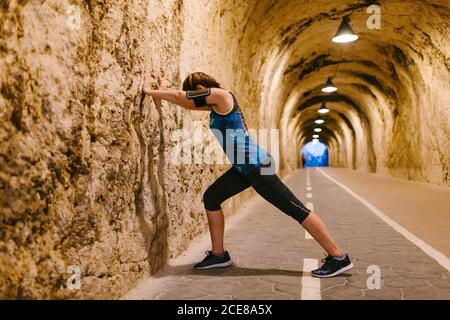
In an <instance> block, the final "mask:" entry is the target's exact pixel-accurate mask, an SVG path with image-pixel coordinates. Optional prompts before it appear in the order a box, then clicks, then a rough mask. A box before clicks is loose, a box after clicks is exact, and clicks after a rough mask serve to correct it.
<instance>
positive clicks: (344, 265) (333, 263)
mask: <svg viewBox="0 0 450 320" xmlns="http://www.w3.org/2000/svg"><path fill="white" fill-rule="evenodd" d="M322 262H323V265H322V266H321V267H320V268H319V269H316V270H313V271H311V273H312V275H313V277H317V278H330V277H334V276H337V275H338V274H341V273H343V272H345V271H347V270H350V269H351V268H353V263H352V262H351V261H350V258H349V257H348V254H345V258H344V259H342V260H338V259H336V258H334V257H332V256H327V257H326V258H325V259H322Z"/></svg>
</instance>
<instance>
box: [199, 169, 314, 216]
mask: <svg viewBox="0 0 450 320" xmlns="http://www.w3.org/2000/svg"><path fill="white" fill-rule="evenodd" d="M269 166H270V162H269V163H268V164H263V165H262V166H260V167H257V168H256V169H253V170H251V171H250V172H249V173H248V174H247V175H243V174H241V173H240V172H239V171H237V170H236V169H235V168H234V167H231V168H230V169H229V170H228V171H226V172H225V173H224V174H223V175H222V176H220V177H219V178H218V179H217V180H216V181H215V182H214V183H213V184H212V185H210V186H209V187H208V189H206V191H205V193H204V194H203V204H204V207H205V209H206V210H209V211H216V210H219V209H221V206H220V204H221V203H222V202H223V201H225V200H226V199H228V198H230V197H232V196H234V195H236V194H238V193H239V192H241V191H243V190H245V189H247V188H248V187H250V186H252V187H253V188H254V189H255V191H256V192H257V193H258V194H260V195H261V196H262V197H263V198H264V199H266V200H267V201H269V202H270V203H271V204H273V205H274V206H275V207H277V208H278V209H280V210H281V211H283V212H284V213H286V214H287V215H289V216H291V217H292V218H294V219H295V220H297V221H298V222H299V223H302V222H303V220H305V219H306V217H307V216H308V214H309V213H310V212H311V210H309V209H308V208H306V207H305V206H304V205H303V203H301V201H300V200H298V199H297V197H296V196H295V195H294V194H293V193H292V192H291V191H290V190H289V188H288V187H287V186H286V185H285V184H284V183H283V182H282V181H281V180H280V178H279V177H278V176H277V175H276V174H275V173H274V174H261V168H263V167H269Z"/></svg>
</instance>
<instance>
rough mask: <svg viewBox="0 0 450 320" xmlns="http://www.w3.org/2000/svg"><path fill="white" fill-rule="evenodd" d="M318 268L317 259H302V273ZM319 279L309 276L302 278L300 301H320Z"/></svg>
mask: <svg viewBox="0 0 450 320" xmlns="http://www.w3.org/2000/svg"><path fill="white" fill-rule="evenodd" d="M317 268H318V261H317V259H303V273H306V272H311V271H312V270H314V269H317ZM321 298H322V297H321V295H320V279H319V278H314V277H313V276H311V275H305V274H303V276H302V296H301V299H302V300H321Z"/></svg>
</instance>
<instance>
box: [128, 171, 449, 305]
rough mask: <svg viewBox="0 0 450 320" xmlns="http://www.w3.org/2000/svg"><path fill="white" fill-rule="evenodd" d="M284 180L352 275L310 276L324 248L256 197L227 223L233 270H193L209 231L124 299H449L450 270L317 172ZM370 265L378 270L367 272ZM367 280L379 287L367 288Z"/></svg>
mask: <svg viewBox="0 0 450 320" xmlns="http://www.w3.org/2000/svg"><path fill="white" fill-rule="evenodd" d="M348 174H352V173H351V172H350V171H349V172H348ZM284 181H285V183H286V184H287V185H288V186H289V188H291V190H292V191H293V192H294V193H295V194H296V195H297V197H298V198H299V199H300V200H301V201H302V202H304V203H305V204H306V205H307V206H310V207H311V206H312V207H313V208H314V211H315V212H317V213H318V214H319V215H320V216H321V217H322V218H323V220H324V221H325V223H326V224H327V226H328V227H329V228H330V230H331V232H332V234H333V235H334V237H335V238H336V240H337V241H338V243H339V244H340V245H341V246H342V247H343V248H344V249H345V250H346V251H347V252H349V255H350V257H351V258H352V260H353V263H354V265H355V267H354V268H353V269H352V270H350V271H349V272H348V273H347V274H344V275H341V276H339V277H335V278H331V279H320V280H319V279H316V278H312V277H311V276H310V273H309V271H310V269H311V268H313V267H314V266H315V265H317V264H320V259H321V258H323V257H324V251H323V250H322V249H321V248H320V247H319V245H318V244H317V243H316V242H315V241H314V240H312V239H310V237H309V236H308V234H305V231H304V229H303V228H302V227H301V226H300V225H299V224H298V223H297V222H296V221H295V220H293V219H292V218H290V217H288V216H286V215H285V214H283V213H282V212H281V211H279V210H278V209H277V208H275V207H274V206H272V205H271V204H270V203H268V202H266V201H265V200H264V199H262V198H261V197H260V196H256V197H254V199H253V200H252V201H250V202H249V203H247V204H246V205H245V207H244V208H242V209H241V210H240V212H238V213H237V214H235V215H234V216H232V217H231V218H230V219H229V220H227V231H226V240H225V241H226V248H227V249H228V250H229V252H230V254H231V257H232V260H233V262H234V265H233V266H232V267H230V268H225V269H214V270H203V271H197V270H192V269H191V268H192V263H193V262H195V261H199V260H201V259H202V258H203V256H204V255H203V252H204V251H205V250H209V248H210V246H209V236H208V235H207V234H204V235H202V236H200V237H198V238H197V239H195V240H194V242H193V243H192V245H191V246H190V248H189V249H188V250H187V251H186V252H185V253H184V254H183V255H181V256H180V257H178V258H176V259H174V260H172V261H170V263H169V265H168V266H166V267H165V268H163V269H162V270H161V271H160V272H158V273H156V274H155V275H153V276H152V277H149V278H147V279H144V280H143V281H142V282H141V283H140V284H139V285H138V286H137V287H136V288H135V289H133V290H131V291H130V292H129V293H128V294H126V295H125V296H124V297H123V298H124V299H324V300H325V299H450V273H449V271H448V270H447V269H445V268H444V267H443V266H442V265H441V264H439V263H438V262H437V261H436V260H434V259H433V258H431V257H430V256H429V255H427V254H426V253H425V252H424V251H422V250H421V249H420V248H418V247H417V246H416V245H414V244H413V243H412V242H411V241H409V240H408V239H407V238H405V237H404V236H403V235H401V234H400V233H399V232H397V231H396V230H394V229H393V228H392V227H391V226H389V225H388V224H386V223H385V222H384V221H383V220H382V219H380V218H379V217H378V216H376V215H375V214H374V213H373V212H372V211H371V210H369V208H367V207H366V206H365V205H364V204H363V203H361V202H360V201H358V200H356V199H355V198H354V197H353V196H352V195H350V194H349V193H348V192H347V191H345V190H344V189H342V188H341V187H340V186H338V185H337V184H336V183H334V182H333V181H331V180H330V179H328V178H327V177H326V176H325V175H323V174H322V173H321V172H320V171H318V170H316V169H306V170H298V171H296V172H294V173H291V174H290V175H289V176H288V177H287V178H286V179H285V180H284ZM308 183H309V184H308ZM390 192H392V190H390ZM448 219H450V217H449V218H448ZM409 231H411V232H412V230H409ZM369 266H372V267H371V268H374V269H371V270H375V273H373V271H372V272H371V273H368V272H367V271H368V267H369ZM377 268H379V269H378V270H379V271H380V289H376V284H377V282H376V276H377ZM369 277H370V278H369ZM368 282H369V285H370V286H371V287H375V288H373V289H369V288H368Z"/></svg>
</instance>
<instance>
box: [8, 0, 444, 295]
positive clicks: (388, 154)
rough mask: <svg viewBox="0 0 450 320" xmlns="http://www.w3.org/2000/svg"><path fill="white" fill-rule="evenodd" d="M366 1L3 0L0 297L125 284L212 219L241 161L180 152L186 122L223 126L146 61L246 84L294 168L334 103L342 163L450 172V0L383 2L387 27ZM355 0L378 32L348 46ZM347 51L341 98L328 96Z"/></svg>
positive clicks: (96, 290)
mask: <svg viewBox="0 0 450 320" xmlns="http://www.w3.org/2000/svg"><path fill="white" fill-rule="evenodd" d="M69 5H72V6H74V7H70V6H69ZM367 5H368V2H366V1H361V2H359V3H357V4H355V2H354V1H339V6H338V7H336V5H335V4H333V3H331V2H329V1H246V2H242V1H233V0H229V1H219V0H215V1H206V0H202V1H198V0H195V1H181V0H164V1H163V0H160V1H143V0H142V1H117V2H115V1H83V2H82V1H78V2H77V1H70V2H69V1H43V2H42V1H4V2H2V7H1V14H0V28H1V29H0V119H1V125H0V210H1V212H0V297H2V298H55V297H56V298H109V297H112V298H115V297H118V296H120V295H121V294H123V293H124V292H126V291H127V290H128V289H129V288H131V287H132V286H133V285H134V284H135V283H137V281H138V280H139V279H140V278H142V276H143V275H144V274H145V273H152V272H154V271H155V270H157V269H158V268H160V267H161V265H163V264H164V263H165V261H166V260H167V258H168V257H171V256H176V255H178V254H179V253H180V252H181V251H182V250H183V249H185V248H186V246H187V244H188V243H189V241H190V239H192V237H193V236H194V235H195V234H197V233H199V232H201V231H203V230H205V228H206V219H205V215H204V210H203V204H202V200H201V196H202V193H203V191H204V190H205V189H206V187H207V186H208V185H209V184H210V183H211V182H212V181H213V180H214V179H215V178H216V177H217V176H219V175H220V174H221V173H222V172H223V170H225V169H226V168H228V165H209V164H191V165H188V164H185V165H177V164H174V163H172V161H171V159H172V158H171V150H172V149H173V147H174V145H175V142H174V141H172V139H171V137H172V134H173V133H174V132H175V131H176V130H177V129H180V128H184V129H187V130H189V131H190V132H192V131H193V130H194V126H195V125H196V124H197V123H198V122H197V121H201V124H202V126H203V132H204V133H205V134H206V132H207V125H208V122H207V119H208V115H207V114H206V113H202V112H198V113H194V112H188V111H185V110H183V109H181V108H178V107H176V106H174V105H171V104H168V103H165V102H163V103H162V104H161V103H155V101H153V100H152V99H149V98H147V99H145V100H144V101H141V99H140V96H139V94H138V88H139V81H140V74H141V71H142V69H143V68H145V67H147V69H149V71H150V72H151V73H152V75H156V74H157V73H159V72H161V71H164V73H165V78H166V79H167V81H168V82H169V84H170V83H171V84H172V85H173V87H178V88H179V87H180V84H181V81H182V80H183V79H184V77H185V76H186V75H187V74H188V73H189V72H192V71H204V72H207V73H209V74H211V75H213V76H215V77H216V78H217V79H218V80H219V81H220V82H221V83H222V84H223V86H224V87H225V88H229V89H231V90H234V92H235V94H236V96H237V97H238V99H239V102H240V104H241V105H242V106H243V108H244V113H245V116H246V121H247V123H248V124H249V126H250V127H266V128H278V129H280V136H281V138H282V140H281V144H280V149H279V150H278V151H279V152H280V156H281V158H280V163H279V164H280V168H281V169H282V173H283V174H284V173H286V172H288V171H289V170H291V169H293V168H295V167H296V166H297V165H298V150H299V148H300V147H301V146H302V144H303V143H304V142H305V141H306V140H307V139H309V135H310V129H311V122H312V121H313V119H314V115H315V110H316V109H317V107H318V106H319V105H320V103H321V102H322V101H331V102H330V107H331V109H332V111H331V112H330V115H329V117H330V121H329V122H330V127H329V130H325V132H324V136H323V138H324V140H325V141H326V142H327V144H328V146H329V147H330V154H331V163H332V165H334V166H342V167H348V168H355V169H358V170H364V171H371V172H378V173H384V174H391V175H395V176H399V177H403V178H409V179H414V180H420V181H428V182H431V183H435V184H442V185H449V178H448V165H449V154H448V150H450V148H449V147H450V146H449V136H450V134H449V128H450V124H449V119H450V117H449V110H450V109H449V107H448V101H449V91H448V83H449V82H450V77H449V58H448V56H449V45H448V44H449V43H450V42H449V41H448V40H449V39H448V33H447V32H446V30H448V29H449V22H448V21H450V19H449V15H450V14H449V8H448V4H447V2H446V1H382V2H381V8H382V29H381V30H369V29H367V28H366V27H365V21H366V19H367V17H368V14H367V13H366V11H365V9H366V7H367ZM74 10H75V11H74ZM352 10H355V11H354V12H353V14H352V26H353V27H354V29H355V31H356V32H357V33H358V34H359V35H360V37H361V39H360V40H358V41H357V42H355V43H354V44H351V45H348V46H346V47H345V49H344V52H343V55H342V57H341V58H339V56H340V49H339V47H338V46H336V45H334V44H332V43H331V41H329V38H330V37H331V36H332V35H333V34H334V32H335V29H336V27H337V25H338V23H339V20H340V18H341V17H342V15H344V14H346V13H350V12H351V11H352ZM416 12H422V13H423V15H421V16H420V17H417V16H416V14H415V13H416ZM399 13H401V14H399ZM78 15H79V18H80V19H79V28H77V23H78V21H77V17H78ZM269 21H270V23H269ZM338 61H340V62H343V63H342V64H341V66H340V69H339V70H340V71H339V73H338V76H337V77H336V84H337V85H338V86H339V89H340V90H339V94H340V95H341V96H340V97H339V99H336V98H330V97H324V96H323V95H322V94H320V90H318V89H320V86H321V84H322V83H323V81H324V79H325V78H326V77H327V76H329V75H330V73H332V72H334V67H335V65H336V62H338ZM333 99H335V100H333ZM252 192H253V191H251V190H246V191H245V192H243V193H242V194H240V195H239V196H236V197H234V198H233V199H231V200H229V201H227V203H226V204H225V205H224V208H225V212H226V214H227V215H229V214H232V213H233V211H234V210H235V208H236V207H237V206H239V204H240V203H242V202H243V201H245V200H246V199H248V197H250V196H251V195H252ZM69 266H78V267H79V268H80V271H81V279H82V285H81V289H80V290H69V289H68V288H67V285H66V281H67V279H68V278H69V276H70V275H71V273H70V272H69V271H68V267H69Z"/></svg>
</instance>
